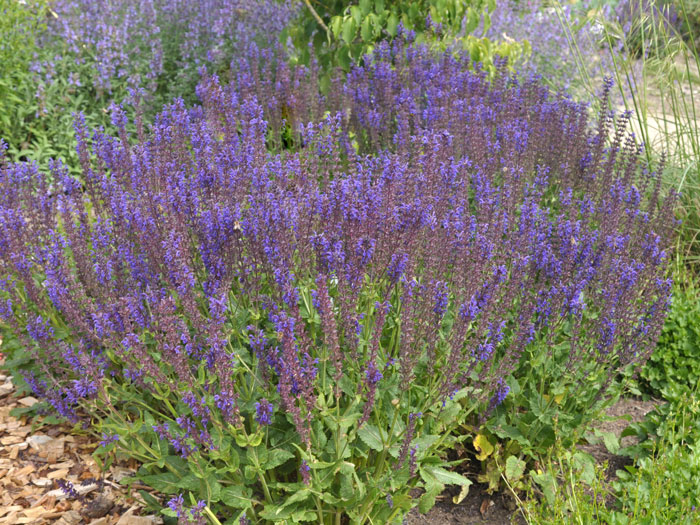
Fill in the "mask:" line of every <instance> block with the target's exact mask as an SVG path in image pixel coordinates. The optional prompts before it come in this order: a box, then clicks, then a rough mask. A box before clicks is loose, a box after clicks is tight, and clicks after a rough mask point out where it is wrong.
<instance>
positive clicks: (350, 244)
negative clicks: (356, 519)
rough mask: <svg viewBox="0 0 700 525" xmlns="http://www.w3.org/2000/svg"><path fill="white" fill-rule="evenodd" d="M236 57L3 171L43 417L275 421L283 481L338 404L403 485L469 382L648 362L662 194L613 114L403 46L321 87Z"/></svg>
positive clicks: (17, 324)
mask: <svg viewBox="0 0 700 525" xmlns="http://www.w3.org/2000/svg"><path fill="white" fill-rule="evenodd" d="M248 57H249V58H247V59H246V60H245V61H242V62H241V63H240V64H236V65H235V67H233V68H232V71H233V74H232V75H233V76H232V78H231V81H230V82H229V83H226V84H224V83H222V82H221V81H220V80H219V79H218V78H217V77H216V76H213V75H212V76H207V77H205V78H204V79H203V80H202V82H201V84H200V86H199V88H198V95H199V96H200V98H201V100H202V105H201V106H200V107H195V108H191V109H188V108H187V107H185V105H184V104H183V103H182V102H175V103H174V104H172V105H170V106H168V107H166V108H165V109H164V110H163V112H162V113H161V114H160V115H158V117H157V118H156V120H155V122H154V124H153V126H152V129H151V130H150V132H148V133H146V132H141V133H140V135H139V136H138V137H128V136H127V132H126V130H125V122H124V115H123V112H122V111H121V110H120V109H118V108H116V109H115V112H114V124H115V126H116V127H117V128H118V129H121V133H120V136H119V138H115V137H111V136H108V135H106V134H104V133H103V132H100V131H95V132H93V133H91V132H90V131H89V130H87V129H85V127H84V126H83V125H82V124H81V122H80V121H78V123H77V126H76V129H77V137H78V143H79V146H78V150H79V156H80V159H81V163H82V175H81V178H80V179H77V178H74V177H72V176H70V175H69V174H68V173H67V171H66V170H65V169H64V168H63V167H62V166H61V165H60V164H54V165H53V169H52V174H51V177H48V178H47V177H45V176H44V175H42V174H41V173H39V172H38V170H37V168H36V167H34V166H32V165H28V164H9V163H7V164H6V165H5V166H4V167H3V168H2V171H0V279H1V280H0V297H1V298H2V301H1V302H0V319H1V320H2V322H3V323H5V324H7V325H9V326H10V327H12V329H13V330H14V332H15V334H16V336H17V337H18V338H19V339H20V340H21V342H22V343H23V344H24V345H25V346H26V348H27V349H28V351H30V352H32V353H33V355H35V356H36V358H37V362H38V364H39V365H40V366H41V367H42V369H43V371H44V377H34V378H28V379H29V380H30V381H31V382H32V383H33V386H34V388H35V390H36V391H37V393H38V394H39V395H42V396H43V397H45V398H46V399H48V400H49V402H50V403H51V404H52V405H53V407H54V408H55V410H56V411H58V412H59V413H60V414H62V415H63V416H65V417H68V418H70V419H73V420H75V421H78V420H79V418H80V417H81V416H80V415H79V413H78V412H77V411H76V408H77V407H78V406H79V405H81V406H84V407H88V408H89V407H91V406H93V405H92V400H100V402H103V403H109V402H110V399H112V398H111V397H110V396H112V395H113V394H112V392H114V386H113V385H115V384H130V385H132V388H134V389H136V390H137V391H139V392H143V393H144V395H152V396H153V398H154V399H155V400H158V399H163V398H164V397H165V398H167V396H170V398H173V399H176V401H177V402H178V403H179V405H178V407H179V408H178V410H177V414H176V415H177V417H175V415H173V417H171V418H164V417H161V416H159V415H158V414H159V413H162V412H166V413H167V408H166V407H165V405H163V407H162V408H161V409H159V410H154V412H153V416H154V418H155V419H154V420H153V421H152V433H153V434H154V435H155V434H157V435H158V436H159V437H160V438H161V439H162V440H165V441H168V442H170V444H171V446H172V447H173V449H174V450H175V451H176V452H177V453H178V454H180V455H181V456H183V457H187V458H189V457H193V456H196V455H197V454H204V455H207V454H209V453H210V452H211V451H213V450H215V449H216V448H217V446H216V443H218V441H217V439H215V438H214V437H213V436H215V433H216V432H217V429H220V428H233V429H241V428H248V429H249V430H248V432H250V433H253V432H255V429H256V428H260V429H269V430H270V432H272V431H273V430H274V428H275V427H277V428H280V427H283V426H284V425H285V424H287V423H285V422H289V425H291V426H290V428H293V429H294V432H293V434H289V433H287V434H285V436H286V437H285V440H284V443H287V442H288V441H290V440H292V441H293V442H295V443H296V444H297V445H298V449H297V450H295V449H290V450H291V451H292V452H291V453H290V456H291V455H296V456H297V459H295V460H294V461H296V465H295V468H293V469H288V471H287V474H286V475H288V476H291V477H292V478H294V477H298V480H299V482H300V483H302V484H303V483H306V484H309V483H316V481H314V479H315V478H312V475H314V476H315V475H316V473H317V472H318V471H316V470H315V469H316V468H320V467H318V466H316V467H314V461H316V460H318V461H329V462H332V461H334V459H333V458H332V457H331V458H330V459H324V457H325V454H330V455H331V456H333V457H335V456H334V454H338V453H339V451H338V449H337V448H335V449H334V448H333V447H332V446H331V441H332V440H330V441H329V442H328V443H326V441H325V438H324V439H321V437H322V434H323V432H324V431H323V430H322V428H323V427H322V426H321V425H322V422H323V424H325V422H326V421H327V420H328V417H330V416H329V415H328V414H327V410H326V412H324V410H325V409H324V408H323V407H326V406H328V407H339V408H340V409H342V410H343V411H345V410H348V411H350V408H351V407H354V406H356V405H357V406H358V413H357V417H356V419H354V420H352V421H350V422H349V423H347V426H346V427H344V428H345V430H344V432H349V431H348V430H347V429H348V428H351V427H352V428H353V429H356V430H357V429H362V428H367V427H366V425H369V424H370V423H371V425H374V426H375V427H378V428H379V432H380V435H382V434H381V433H382V432H385V433H388V437H387V440H389V439H391V438H392V436H393V434H392V432H393V431H394V429H395V423H392V422H391V417H389V418H388V419H387V418H386V417H385V416H378V415H377V414H379V413H383V414H393V413H394V411H396V414H397V415H398V414H401V417H400V418H398V419H399V421H404V423H402V424H401V425H399V427H400V430H401V432H400V433H398V434H397V435H398V436H399V442H398V443H397V445H396V449H395V454H396V458H395V466H396V470H399V469H404V470H406V472H407V474H406V475H407V476H409V477H410V478H412V477H413V475H414V474H415V473H416V472H417V469H418V467H419V466H420V462H421V461H422V459H423V457H424V456H423V454H424V453H425V450H424V448H422V447H425V442H423V441H417V439H418V438H419V437H420V435H421V429H424V428H426V427H425V426H424V425H427V423H426V422H425V420H426V418H429V417H432V416H431V415H430V414H431V413H436V412H430V411H431V410H433V409H434V408H435V407H438V408H437V409H435V410H437V411H438V412H439V410H440V408H439V407H440V406H444V404H445V403H446V402H449V399H450V397H451V396H454V395H455V394H456V393H457V392H459V391H462V392H464V391H466V392H468V395H469V399H470V400H471V401H470V403H473V404H474V405H475V406H478V407H479V409H478V413H479V414H480V415H486V414H488V413H489V411H492V410H494V409H495V407H496V406H498V405H499V404H500V403H502V402H503V401H504V399H505V398H506V396H508V394H509V387H508V385H507V384H506V383H507V380H508V378H509V377H510V376H511V375H512V374H513V373H514V371H516V370H517V369H518V367H519V366H521V356H522V355H523V353H524V352H525V351H526V349H528V348H531V347H533V346H535V345H543V344H546V345H548V347H550V348H556V349H557V351H554V350H551V351H550V354H551V356H550V357H551V359H552V360H553V361H557V362H559V363H560V364H561V366H562V370H564V371H565V372H564V374H565V375H567V376H568V377H570V380H571V383H572V389H573V391H575V389H576V385H577V384H578V383H577V381H578V380H579V379H580V378H581V377H582V376H585V375H587V374H591V373H593V372H594V371H595V370H603V371H604V372H605V374H606V375H605V377H607V378H610V377H612V376H613V375H614V374H615V373H616V372H617V371H618V370H620V369H621V368H625V367H628V366H636V365H639V364H641V363H642V362H643V361H644V360H645V359H646V357H647V356H648V355H649V353H650V352H651V350H652V349H653V346H654V344H655V341H656V339H657V337H658V334H659V331H660V329H661V326H662V324H663V320H664V317H665V315H666V311H667V308H668V299H669V294H670V282H669V281H668V280H667V279H666V278H665V264H666V260H667V257H668V255H667V248H668V245H669V242H670V238H671V234H672V230H673V228H674V221H673V215H672V206H673V202H674V196H673V195H671V196H668V197H663V196H662V195H661V194H660V177H659V175H658V174H656V173H651V172H648V171H646V170H644V169H642V167H641V166H640V164H639V162H638V159H639V155H640V150H639V148H638V147H637V146H636V145H635V143H634V140H633V138H632V137H630V136H627V135H626V134H625V131H624V130H625V125H626V122H627V119H628V116H626V115H624V116H622V117H619V118H615V117H614V115H613V114H612V113H611V112H609V111H608V110H604V112H603V113H602V114H601V116H600V118H599V120H598V121H597V122H596V123H595V124H592V123H591V122H590V121H589V117H588V114H587V108H586V107H585V106H583V105H580V104H576V103H574V102H572V101H571V100H567V99H565V98H562V97H558V96H552V95H551V94H549V93H548V90H547V89H546V88H545V87H543V85H542V84H541V83H540V82H539V81H538V80H536V79H519V78H517V77H513V76H509V75H508V74H507V73H506V72H505V71H506V70H505V68H501V69H502V70H501V71H500V72H499V73H498V74H497V76H496V78H495V79H494V80H492V81H491V80H489V79H488V76H487V75H486V74H485V73H482V72H480V71H479V70H478V68H477V69H476V71H475V70H474V68H473V67H472V64H470V63H469V61H468V59H466V58H463V57H461V56H453V55H451V54H442V55H433V54H431V53H430V52H429V51H427V50H426V49H425V48H422V47H418V46H405V45H403V44H401V43H399V42H395V43H394V44H393V45H392V46H389V45H386V44H382V45H380V46H379V47H378V49H377V51H376V53H375V55H374V57H373V58H372V59H371V60H368V61H367V63H366V64H365V65H364V66H362V67H356V68H354V69H353V70H352V72H351V73H350V74H349V75H348V76H347V77H346V78H342V79H338V80H337V82H336V83H335V84H333V85H332V86H331V89H330V90H329V92H328V95H327V96H323V95H321V94H320V93H319V91H318V90H317V89H315V88H314V86H315V82H316V81H315V78H316V75H315V72H314V71H313V70H307V69H304V68H298V69H295V70H291V69H289V68H288V67H287V66H286V65H284V63H279V64H278V63H277V62H275V61H274V60H273V57H272V56H271V54H265V53H256V52H254V49H251V50H250V52H249V55H248ZM609 88H610V86H609V85H608V86H607V89H609ZM465 389H466V390H465ZM385 392H391V394H390V397H389V398H387V397H386V396H385V395H384V393H385ZM173 396H174V397H173ZM358 402H359V405H358ZM115 403H116V401H115ZM153 403H154V406H156V405H157V406H160V404H159V402H158V401H154V402H153ZM334 411H335V409H333V410H332V412H334ZM93 413H96V412H94V410H93ZM396 419H397V417H394V422H396ZM343 424H345V423H343ZM339 425H340V423H339ZM399 427H396V428H399ZM339 428H340V427H339ZM372 428H374V427H372ZM150 431H151V430H149V432H150ZM359 432H360V430H357V433H359ZM108 435H109V436H110V437H109V440H114V439H117V438H113V437H111V434H108ZM355 435H356V434H353V433H350V436H355ZM290 436H291V437H290ZM370 438H371V436H367V435H364V437H363V441H364V442H365V443H368V444H369V446H370V448H372V447H377V446H379V445H377V442H376V441H373V440H372V439H370ZM251 439H252V438H251ZM343 439H350V438H348V437H347V435H346V436H345V437H344V438H343ZM383 439H384V438H382V440H383ZM105 440H107V438H105ZM319 440H320V441H319ZM281 442H282V440H281V441H280V443H281ZM280 446H282V445H280ZM336 446H337V445H336ZM363 446H364V445H363ZM372 450H380V449H379V448H372ZM299 451H301V452H299ZM303 451H308V453H309V454H310V455H305V454H306V453H305V452H303ZM341 456H342V453H341ZM251 461H252V460H251ZM341 461H342V460H341ZM357 468H359V467H357ZM372 471H373V472H375V471H374V467H372ZM336 475H337V476H342V475H343V474H342V473H338V472H337V471H336V472H335V473H334V474H333V475H332V476H336ZM375 475H376V472H375ZM360 478H362V479H364V478H363V476H360ZM246 479H247V480H248V481H246V483H253V484H255V483H258V481H257V478H255V479H252V478H246ZM251 479H252V481H251ZM331 479H333V478H332V477H331ZM424 479H425V478H424ZM261 483H262V485H256V489H255V490H263V489H264V491H265V492H266V493H267V490H268V487H267V485H265V483H264V482H261ZM261 486H262V488H261ZM334 486H335V485H334ZM329 490H330V489H329ZM340 490H341V492H340V494H341V496H338V498H341V497H346V496H345V495H344V493H343V489H342V488H341V489H340ZM382 490H383V489H382ZM386 494H388V493H386ZM380 496H381V497H380V498H379V499H381V501H384V502H385V503H384V504H385V505H387V506H388V505H389V503H386V502H389V501H391V507H387V508H393V507H394V505H397V509H395V510H396V511H398V506H399V503H398V502H399V499H398V497H397V496H396V494H395V495H394V497H393V499H392V496H391V494H388V496H386V495H385V494H384V493H382V494H380ZM385 496H386V497H385ZM285 497H286V496H285ZM347 497H348V498H350V497H356V495H352V496H347ZM357 497H359V496H357ZM336 499H337V498H336ZM385 500H386V501H385ZM174 501H175V503H173V505H175V506H177V510H178V512H183V511H182V510H181V509H182V501H181V500H174ZM338 501H340V500H338ZM178 505H179V506H178ZM338 505H340V504H338ZM198 509H199V508H198ZM199 510H201V509H199ZM199 510H198V511H199ZM348 512H351V511H350V510H348ZM392 512H394V510H392ZM249 515H250V514H249Z"/></svg>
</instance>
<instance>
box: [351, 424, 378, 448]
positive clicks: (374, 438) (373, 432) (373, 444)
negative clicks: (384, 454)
mask: <svg viewBox="0 0 700 525" xmlns="http://www.w3.org/2000/svg"><path fill="white" fill-rule="evenodd" d="M357 435H358V436H359V437H360V439H361V440H362V441H363V442H364V443H365V445H367V446H368V447H369V448H371V449H372V450H376V451H377V452H381V451H382V450H384V440H383V439H382V437H383V436H382V433H381V431H380V430H379V429H378V428H377V427H375V426H374V425H369V424H366V423H365V424H364V425H363V426H362V428H360V430H358V431H357Z"/></svg>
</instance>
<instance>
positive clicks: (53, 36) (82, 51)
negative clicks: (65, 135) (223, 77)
mask: <svg viewBox="0 0 700 525" xmlns="http://www.w3.org/2000/svg"><path fill="white" fill-rule="evenodd" d="M296 11H297V9H296V8H295V7H294V6H293V5H292V3H291V2H276V1H274V0H265V1H255V0H235V1H228V0H227V1H223V0H198V1H195V2H192V1H182V0H146V1H139V2H134V1H131V0H117V1H85V0H58V1H56V2H52V3H51V14H52V16H50V17H49V19H48V28H47V29H48V30H47V31H46V32H45V33H43V34H42V35H41V40H42V42H43V46H44V47H52V48H55V49H57V50H58V51H60V54H58V55H56V56H53V57H48V59H46V60H42V61H38V62H35V63H34V65H33V66H32V67H33V69H34V70H35V71H36V72H37V73H40V74H41V78H42V79H43V80H44V81H45V82H46V84H47V85H48V84H50V83H51V82H52V81H54V80H55V79H54V76H55V75H56V73H57V70H56V68H57V67H58V66H59V64H58V63H59V62H60V61H62V60H69V61H71V62H77V63H78V64H87V65H88V70H87V71H82V72H81V69H80V68H76V67H75V66H73V72H72V73H71V74H70V77H69V78H68V79H67V81H68V83H69V84H71V85H74V86H75V87H76V88H78V87H81V85H82V83H83V82H88V83H89V84H90V85H91V86H93V87H94V89H95V90H97V92H98V93H112V91H113V90H114V88H115V84H126V85H127V86H129V87H130V88H142V89H144V90H146V91H147V92H148V93H149V94H150V93H154V92H155V91H156V90H157V89H160V90H161V91H163V90H166V91H167V90H168V89H169V87H168V86H167V85H166V86H164V85H163V84H164V82H167V83H176V84H185V85H188V83H189V81H190V80H191V79H193V78H196V75H197V70H198V68H200V67H202V66H203V65H209V66H211V67H220V66H222V65H228V63H229V61H230V60H231V59H232V57H233V56H236V55H237V54H238V52H239V51H240V50H241V49H244V48H245V46H246V45H247V43H249V42H250V41H254V40H256V39H263V40H264V41H274V39H275V38H276V35H278V34H279V33H280V32H281V31H282V29H283V28H284V27H285V26H286V24H287V23H288V22H289V21H290V20H291V19H292V18H293V16H294V15H295V13H296ZM83 69H84V68H83Z"/></svg>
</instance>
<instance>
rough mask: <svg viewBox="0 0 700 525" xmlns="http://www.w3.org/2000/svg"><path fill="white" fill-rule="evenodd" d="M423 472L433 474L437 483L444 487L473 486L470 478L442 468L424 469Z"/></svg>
mask: <svg viewBox="0 0 700 525" xmlns="http://www.w3.org/2000/svg"><path fill="white" fill-rule="evenodd" d="M423 470H425V471H427V472H429V473H430V474H432V475H433V476H434V477H435V479H436V480H437V481H439V482H440V483H442V484H444V485H461V486H465V485H466V486H469V485H471V484H472V481H471V480H470V479H469V478H467V477H465V476H462V475H461V474H458V473H457V472H452V471H449V470H447V469H444V468H442V467H424V469H423Z"/></svg>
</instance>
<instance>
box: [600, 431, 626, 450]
mask: <svg viewBox="0 0 700 525" xmlns="http://www.w3.org/2000/svg"><path fill="white" fill-rule="evenodd" d="M594 433H595V435H596V436H598V437H602V438H603V443H604V444H605V448H607V449H608V452H610V453H611V454H616V453H617V451H618V450H620V441H619V440H618V439H617V436H616V435H615V434H614V433H612V432H601V431H599V430H596V431H595V432H594Z"/></svg>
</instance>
